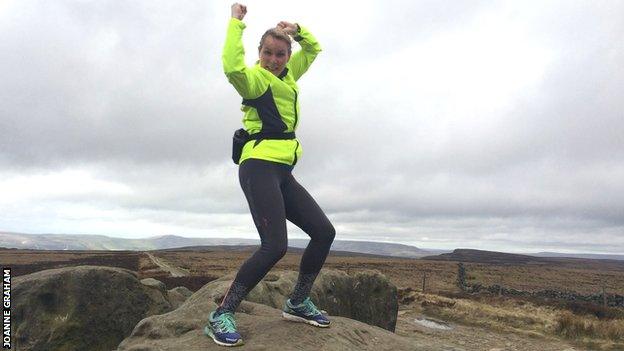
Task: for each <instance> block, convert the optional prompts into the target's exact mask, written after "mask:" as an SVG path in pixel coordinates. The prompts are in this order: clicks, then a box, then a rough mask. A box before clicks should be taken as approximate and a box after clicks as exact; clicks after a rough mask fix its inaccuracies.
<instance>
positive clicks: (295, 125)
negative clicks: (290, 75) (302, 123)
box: [293, 88, 297, 132]
mask: <svg viewBox="0 0 624 351" xmlns="http://www.w3.org/2000/svg"><path fill="white" fill-rule="evenodd" d="M293 91H294V92H295V124H293V132H294V131H295V128H297V91H296V90H295V89H294V88H293Z"/></svg>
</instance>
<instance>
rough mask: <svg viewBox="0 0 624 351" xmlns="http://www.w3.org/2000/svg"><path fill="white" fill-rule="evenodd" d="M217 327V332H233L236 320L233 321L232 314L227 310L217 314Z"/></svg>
mask: <svg viewBox="0 0 624 351" xmlns="http://www.w3.org/2000/svg"><path fill="white" fill-rule="evenodd" d="M217 328H219V332H222V333H223V332H225V333H235V332H236V321H234V315H232V314H231V313H229V312H226V313H224V314H222V315H219V317H217Z"/></svg>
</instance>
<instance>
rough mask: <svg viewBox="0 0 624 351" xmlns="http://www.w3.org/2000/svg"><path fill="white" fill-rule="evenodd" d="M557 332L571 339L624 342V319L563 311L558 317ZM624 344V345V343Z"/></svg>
mask: <svg viewBox="0 0 624 351" xmlns="http://www.w3.org/2000/svg"><path fill="white" fill-rule="evenodd" d="M555 332H556V333H557V334H559V335H561V336H563V337H566V338H569V339H576V340H581V341H588V340H590V341H596V340H598V341H602V342H608V341H613V342H618V343H624V320H622V319H611V320H601V319H598V318H596V317H594V316H578V315H575V314H573V313H572V312H568V311H563V312H561V313H560V314H559V316H558V318H557V324H556V326H555ZM623 346H624V345H623Z"/></svg>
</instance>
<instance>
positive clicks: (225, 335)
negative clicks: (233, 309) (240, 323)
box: [204, 311, 244, 346]
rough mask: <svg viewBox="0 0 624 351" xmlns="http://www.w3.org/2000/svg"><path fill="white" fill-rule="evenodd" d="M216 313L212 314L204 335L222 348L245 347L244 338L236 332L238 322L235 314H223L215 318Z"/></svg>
mask: <svg viewBox="0 0 624 351" xmlns="http://www.w3.org/2000/svg"><path fill="white" fill-rule="evenodd" d="M214 314H215V311H212V312H210V315H209V316H208V324H207V325H206V327H204V333H205V334H206V335H208V336H209V337H211V338H212V340H214V342H216V343H217V344H218V345H221V346H240V345H243V344H244V343H243V338H241V335H240V334H239V333H238V331H236V321H235V320H234V314H233V313H229V312H226V313H222V314H220V315H219V316H217V317H214Z"/></svg>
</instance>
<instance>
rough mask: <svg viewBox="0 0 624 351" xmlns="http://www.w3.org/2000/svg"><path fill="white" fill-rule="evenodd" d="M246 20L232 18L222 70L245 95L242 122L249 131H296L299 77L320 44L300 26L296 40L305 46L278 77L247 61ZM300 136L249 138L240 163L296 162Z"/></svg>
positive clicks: (239, 92)
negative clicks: (255, 161) (259, 140)
mask: <svg viewBox="0 0 624 351" xmlns="http://www.w3.org/2000/svg"><path fill="white" fill-rule="evenodd" d="M243 29H245V24H244V23H243V22H242V21H240V20H238V19H236V18H232V19H231V20H230V23H229V26H228V30H227V37H226V39H225V46H224V48H223V57H222V58H223V71H224V72H225V75H226V77H227V78H228V81H229V82H230V83H231V84H232V85H233V86H234V88H235V89H236V91H238V94H239V95H240V96H241V97H242V98H243V105H242V107H241V110H242V111H243V112H244V116H243V125H244V128H245V130H247V132H248V133H249V134H255V133H258V132H260V131H262V132H273V133H274V132H278V133H280V132H282V133H284V132H294V131H295V130H296V129H297V123H298V119H299V103H298V101H297V95H298V93H299V88H298V87H297V83H296V81H297V80H299V78H301V76H302V75H303V74H304V73H305V72H306V71H307V70H308V68H309V67H310V65H311V64H312V62H313V61H314V59H315V58H316V55H318V53H319V52H320V51H321V47H320V45H319V44H318V42H317V41H316V39H315V38H314V36H312V34H310V33H309V32H308V31H307V30H306V29H305V28H303V27H301V26H299V33H298V35H297V36H296V37H295V40H296V41H298V42H299V44H300V45H301V48H302V50H299V51H297V52H295V53H293V54H292V55H291V56H290V60H289V61H288V63H287V64H286V68H285V69H284V72H282V74H280V76H279V77H277V76H275V75H274V74H273V73H271V72H269V71H267V70H266V69H264V68H262V67H261V66H260V64H259V63H256V65H254V66H252V67H247V66H246V65H245V49H244V48H243V43H242V37H243ZM301 153H302V149H301V146H300V145H299V141H298V140H297V139H290V140H288V139H287V140H274V139H265V140H262V141H261V142H259V143H257V142H256V141H255V140H250V141H249V142H247V143H246V144H245V146H244V147H243V152H242V155H241V158H240V162H239V164H242V163H243V161H244V160H246V159H248V158H258V159H263V160H268V161H273V162H279V163H285V164H288V165H294V164H295V163H296V162H297V159H299V158H301Z"/></svg>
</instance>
